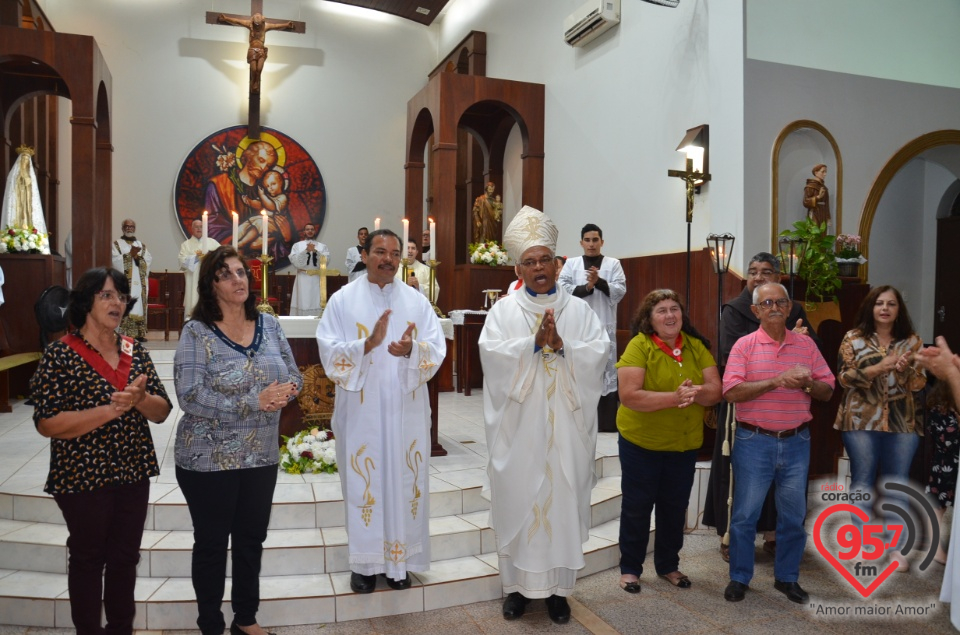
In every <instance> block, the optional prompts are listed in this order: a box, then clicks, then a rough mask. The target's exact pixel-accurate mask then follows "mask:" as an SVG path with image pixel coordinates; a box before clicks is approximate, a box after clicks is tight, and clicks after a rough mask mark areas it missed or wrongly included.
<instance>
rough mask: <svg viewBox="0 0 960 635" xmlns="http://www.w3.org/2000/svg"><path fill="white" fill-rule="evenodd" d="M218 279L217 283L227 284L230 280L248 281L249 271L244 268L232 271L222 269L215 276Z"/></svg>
mask: <svg viewBox="0 0 960 635" xmlns="http://www.w3.org/2000/svg"><path fill="white" fill-rule="evenodd" d="M213 277H214V278H216V279H217V282H226V281H227V280H229V279H230V278H236V279H237V280H246V279H247V270H246V269H244V268H243V267H240V268H238V269H234V270H233V271H230V270H229V269H221V270H220V271H218V272H217V273H216V274H214V276H213Z"/></svg>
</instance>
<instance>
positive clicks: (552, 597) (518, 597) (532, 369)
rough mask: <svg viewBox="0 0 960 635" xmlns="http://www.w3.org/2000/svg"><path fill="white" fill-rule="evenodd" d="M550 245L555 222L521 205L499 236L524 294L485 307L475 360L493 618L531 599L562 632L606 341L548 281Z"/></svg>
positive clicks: (577, 562) (580, 537) (582, 533)
mask: <svg viewBox="0 0 960 635" xmlns="http://www.w3.org/2000/svg"><path fill="white" fill-rule="evenodd" d="M556 240H557V230H556V226H555V225H554V224H553V223H552V222H551V221H550V220H549V219H548V218H547V217H546V216H545V215H544V214H543V213H542V212H539V211H537V210H535V209H533V208H531V207H526V206H525V207H524V208H523V209H521V210H520V212H518V213H517V215H516V217H515V218H514V220H513V222H511V224H510V226H509V227H508V228H507V231H506V232H505V234H504V244H505V246H506V247H507V251H508V253H510V254H519V258H518V260H519V263H520V264H519V266H520V268H521V270H522V275H523V281H524V287H523V288H522V289H520V290H519V291H517V292H516V293H514V294H512V295H509V296H507V297H505V298H502V299H501V300H500V301H499V302H497V303H496V304H494V305H493V308H492V309H491V310H490V313H489V314H488V315H487V318H486V323H485V325H484V328H483V331H482V332H481V334H480V359H481V362H482V363H483V418H484V422H485V424H486V436H487V447H488V450H489V452H490V462H489V465H488V467H487V474H488V476H489V478H490V495H491V520H492V525H493V529H494V531H495V532H496V535H497V551H498V555H499V560H500V579H501V582H502V584H503V590H504V593H506V594H507V597H506V600H505V601H504V604H503V616H504V617H505V618H506V619H516V618H518V617H520V616H521V615H523V613H524V610H525V607H526V604H527V602H529V601H530V600H531V599H535V598H546V600H547V611H548V613H549V615H550V619H552V620H553V621H554V622H557V623H561V624H562V623H565V622H567V621H569V619H570V607H569V605H568V604H567V600H566V596H568V595H570V594H571V593H572V592H573V587H574V583H575V581H576V578H577V571H578V570H579V569H582V568H583V566H584V559H583V548H582V544H583V543H584V542H586V541H587V539H588V530H589V529H590V491H591V490H592V489H593V486H594V485H595V484H596V474H595V471H594V452H595V450H596V443H597V402H598V400H599V399H600V393H601V390H602V388H603V382H602V376H603V374H602V370H603V367H604V365H605V364H606V362H607V356H608V355H609V354H610V346H611V344H610V339H609V337H607V333H606V331H605V330H604V329H603V326H602V325H601V324H600V320H599V319H598V318H597V316H596V314H595V313H594V312H593V311H592V310H591V309H590V307H589V306H588V305H587V304H586V302H584V301H583V300H580V299H579V298H575V297H573V296H571V295H570V294H569V293H567V292H566V291H564V290H563V288H562V287H561V286H559V285H558V284H557V283H556V273H557V271H556V267H557V265H556V263H555V261H554V253H553V252H554V249H555V246H556ZM515 257H516V256H515Z"/></svg>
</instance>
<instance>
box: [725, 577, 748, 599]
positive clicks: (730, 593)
mask: <svg viewBox="0 0 960 635" xmlns="http://www.w3.org/2000/svg"><path fill="white" fill-rule="evenodd" d="M749 588H750V587H748V586H747V585H746V584H744V583H743V582H737V581H736V580H730V584H728V585H727V589H726V590H725V591H724V592H723V599H724V600H726V601H727V602H739V601H740V600H742V599H743V598H744V597H745V596H746V595H747V589H749Z"/></svg>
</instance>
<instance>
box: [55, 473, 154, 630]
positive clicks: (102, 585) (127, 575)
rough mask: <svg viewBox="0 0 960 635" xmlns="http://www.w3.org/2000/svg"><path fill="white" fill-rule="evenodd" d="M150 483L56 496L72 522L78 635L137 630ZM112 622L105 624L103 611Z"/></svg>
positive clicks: (71, 574)
mask: <svg viewBox="0 0 960 635" xmlns="http://www.w3.org/2000/svg"><path fill="white" fill-rule="evenodd" d="M149 497H150V481H149V480H147V479H144V480H142V481H140V482H139V483H134V484H133V485H117V486H112V487H103V488H101V489H97V490H94V491H92V492H80V493H77V494H54V495H53V499H54V500H55V501H57V505H58V506H59V507H60V511H61V512H63V519H64V520H65V521H67V530H68V531H69V532H70V536H69V538H67V550H68V552H69V554H70V561H69V566H68V567H67V588H68V589H69V591H70V616H71V617H72V618H73V626H74V627H75V628H76V629H77V635H99V634H101V633H116V634H117V635H120V634H121V633H123V634H126V633H133V618H134V616H135V615H136V605H135V604H134V601H133V588H134V586H135V584H136V582H137V564H138V563H139V562H140V539H141V538H142V537H143V524H144V522H145V521H146V518H147V502H148V499H149ZM101 607H102V608H103V612H104V614H105V615H106V617H107V626H106V628H102V627H101V626H100V610H101Z"/></svg>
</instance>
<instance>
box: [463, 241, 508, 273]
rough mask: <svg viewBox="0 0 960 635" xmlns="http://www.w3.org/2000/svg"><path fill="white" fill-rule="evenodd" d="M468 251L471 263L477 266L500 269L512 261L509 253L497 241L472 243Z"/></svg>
mask: <svg viewBox="0 0 960 635" xmlns="http://www.w3.org/2000/svg"><path fill="white" fill-rule="evenodd" d="M467 249H468V250H469V251H470V262H471V263H473V264H475V265H489V266H491V267H499V266H500V265H505V264H507V261H509V260H510V257H509V256H508V255H507V251H506V250H505V249H504V248H503V247H501V246H500V243H498V242H497V241H495V240H488V241H487V242H484V243H470V245H469V246H468V247H467Z"/></svg>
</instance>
